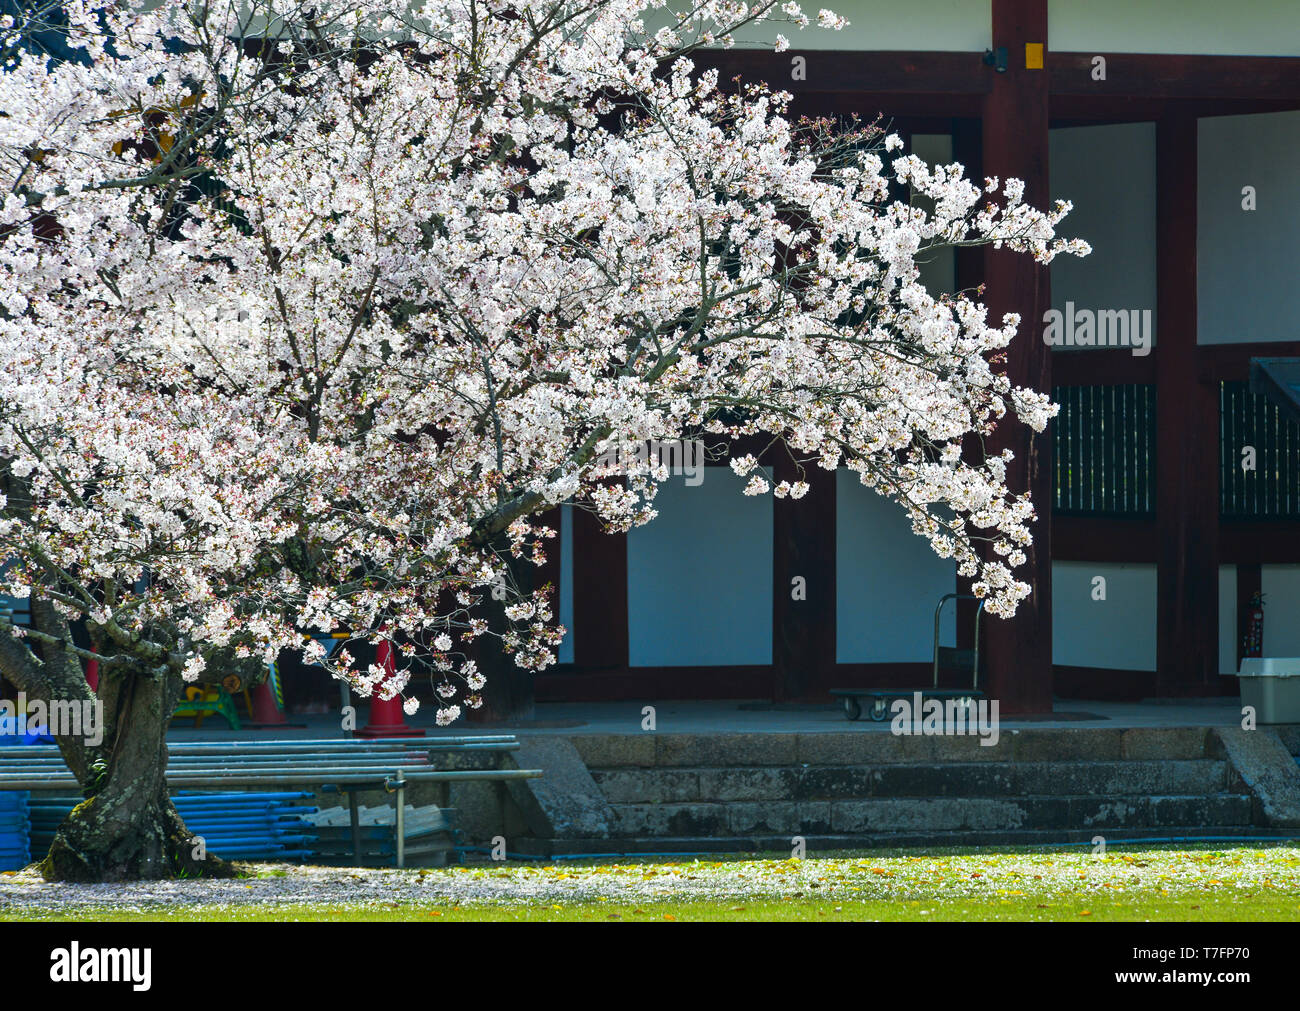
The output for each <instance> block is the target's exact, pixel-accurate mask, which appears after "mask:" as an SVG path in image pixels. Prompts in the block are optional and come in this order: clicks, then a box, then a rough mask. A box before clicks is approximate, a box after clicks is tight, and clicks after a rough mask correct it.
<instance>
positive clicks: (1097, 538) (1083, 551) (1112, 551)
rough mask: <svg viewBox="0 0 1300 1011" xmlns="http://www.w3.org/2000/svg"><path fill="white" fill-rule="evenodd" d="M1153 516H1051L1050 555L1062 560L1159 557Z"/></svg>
mask: <svg viewBox="0 0 1300 1011" xmlns="http://www.w3.org/2000/svg"><path fill="white" fill-rule="evenodd" d="M1158 543H1159V537H1158V527H1157V525H1156V521H1155V519H1154V518H1152V517H1150V516H1146V517H1139V516H1135V517H1131V518H1130V517H1126V516H1068V515H1067V516H1063V515H1061V514H1060V513H1055V514H1053V516H1052V557H1053V558H1054V559H1056V560H1057V561H1063V562H1148V563H1154V562H1156V561H1158V560H1159V551H1158V549H1157V545H1158Z"/></svg>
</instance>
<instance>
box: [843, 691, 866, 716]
mask: <svg viewBox="0 0 1300 1011" xmlns="http://www.w3.org/2000/svg"><path fill="white" fill-rule="evenodd" d="M844 715H845V716H846V717H848V718H849V719H850V720H857V719H861V718H862V706H860V705H858V700H857V699H855V698H853V697H852V696H851V695H850V696H846V697H845V699H844Z"/></svg>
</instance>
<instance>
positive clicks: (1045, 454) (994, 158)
mask: <svg viewBox="0 0 1300 1011" xmlns="http://www.w3.org/2000/svg"><path fill="white" fill-rule="evenodd" d="M992 5H993V48H994V49H995V50H996V49H999V48H1001V47H1006V50H1007V69H1006V71H1005V72H1004V73H998V72H997V71H996V70H994V69H993V68H992V67H990V68H988V73H989V74H990V77H991V80H990V87H989V91H988V93H987V94H986V95H985V98H984V108H983V130H982V132H981V155H982V159H983V174H984V175H985V176H997V177H998V178H999V179H1002V180H1005V179H1007V178H1010V177H1014V178H1019V179H1023V180H1024V181H1025V199H1026V200H1027V201H1028V202H1029V203H1031V204H1033V205H1034V206H1037V207H1045V206H1047V204H1048V198H1049V193H1048V176H1047V124H1048V118H1047V114H1048V78H1047V70H1046V69H1045V68H1044V67H1043V66H1042V65H1043V63H1045V50H1046V44H1047V0H992ZM1034 47H1040V48H1034ZM1034 57H1037V59H1035V58H1034ZM1035 63H1036V64H1037V66H1034V64H1035ZM984 281H985V283H986V284H987V285H988V290H987V291H986V293H985V304H986V305H987V306H988V309H989V318H990V319H991V320H993V321H998V320H1000V319H1001V318H1002V315H1003V314H1004V313H1008V312H1017V313H1019V314H1020V320H1021V324H1020V332H1019V334H1018V335H1017V336H1016V338H1015V340H1013V341H1012V343H1011V346H1010V347H1009V348H1008V349H1007V366H1006V368H1007V374H1008V376H1009V377H1010V379H1011V381H1012V382H1013V383H1014V384H1015V385H1017V386H1027V387H1033V388H1034V389H1037V390H1042V391H1044V392H1050V391H1051V388H1052V359H1051V349H1050V348H1049V347H1048V346H1047V345H1046V344H1044V343H1043V337H1042V328H1043V314H1044V312H1046V311H1047V309H1049V308H1050V307H1051V300H1050V294H1049V290H1048V273H1047V268H1045V267H1042V266H1040V265H1038V264H1036V263H1035V262H1034V261H1033V259H1032V258H1031V257H1030V256H1028V255H1027V254H1025V253H1013V252H1011V251H1009V250H1006V249H1000V250H999V249H993V248H991V247H987V248H986V249H985V253H984ZM988 448H989V451H990V452H992V453H999V452H1001V451H1002V450H1003V449H1004V448H1010V449H1011V450H1012V451H1013V452H1014V453H1015V460H1013V461H1012V463H1011V464H1010V466H1008V467H1007V483H1008V485H1009V486H1010V488H1011V490H1012V491H1013V492H1020V491H1023V490H1027V491H1028V492H1029V493H1030V496H1031V497H1032V499H1033V502H1034V506H1035V508H1036V510H1037V513H1038V521H1037V523H1035V524H1034V526H1033V529H1032V533H1033V536H1034V543H1033V545H1032V547H1031V548H1030V549H1029V550H1028V551H1027V552H1026V553H1027V555H1028V560H1027V562H1026V564H1025V565H1024V566H1023V567H1022V568H1021V569H1020V570H1019V574H1020V578H1021V579H1023V580H1025V581H1027V582H1029V583H1030V584H1031V586H1032V587H1033V592H1032V594H1031V595H1030V596H1029V597H1027V598H1026V599H1025V600H1024V601H1022V602H1021V604H1020V608H1019V610H1018V611H1017V612H1016V616H1015V617H1014V618H1012V619H1010V620H1004V619H998V618H990V619H989V621H988V622H987V623H986V628H987V633H986V634H985V635H984V636H983V638H984V642H985V647H986V653H985V656H986V670H987V671H988V686H989V691H990V693H991V695H992V697H993V698H996V699H999V700H1000V703H1001V711H1002V713H1003V714H1011V713H1024V712H1048V711H1050V710H1051V708H1052V550H1051V529H1052V523H1051V509H1052V500H1051V495H1052V485H1051V434H1050V429H1049V431H1047V432H1044V433H1043V434H1041V435H1034V433H1033V432H1031V431H1030V430H1029V429H1028V428H1026V427H1025V426H1024V425H1021V424H1019V423H1018V422H1015V421H1014V420H1013V419H1012V420H1009V421H1008V422H1007V423H1005V424H1002V425H1000V426H999V427H998V429H997V431H996V432H995V433H994V434H993V437H992V438H991V439H990V440H989V447H988Z"/></svg>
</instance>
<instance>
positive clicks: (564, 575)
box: [555, 505, 573, 663]
mask: <svg viewBox="0 0 1300 1011" xmlns="http://www.w3.org/2000/svg"><path fill="white" fill-rule="evenodd" d="M559 620H560V624H561V625H563V626H564V627H565V628H567V629H568V630H569V633H568V635H566V636H565V637H564V641H563V642H561V643H560V648H559V649H558V650H557V651H556V654H555V656H556V660H557V662H559V663H573V506H569V505H566V506H560V603H559Z"/></svg>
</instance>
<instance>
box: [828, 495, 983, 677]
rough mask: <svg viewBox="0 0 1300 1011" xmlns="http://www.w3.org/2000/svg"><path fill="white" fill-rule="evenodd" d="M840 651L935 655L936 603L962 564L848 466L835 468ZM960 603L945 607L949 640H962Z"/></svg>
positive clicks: (865, 658) (895, 659)
mask: <svg viewBox="0 0 1300 1011" xmlns="http://www.w3.org/2000/svg"><path fill="white" fill-rule="evenodd" d="M835 543H836V562H835V581H836V611H835V657H836V660H837V661H838V662H839V663H908V662H915V661H925V662H927V663H928V662H929V661H930V660H932V659H933V656H934V608H935V605H936V604H937V603H938V602H939V598H940V597H942V596H943V595H944V594H945V593H952V592H953V591H954V590H955V589H956V585H957V569H956V566H955V564H954V563H953V562H952V561H950V560H946V559H943V558H940V557H939V556H938V555H936V554H935V553H934V551H933V550H931V548H930V543H929V541H927V540H925V539H924V538H922V537H918V536H917V535H916V534H914V533H912V526H911V524H910V523H909V522H908V519H907V515H906V514H905V513H904V512H903V510H902V509H901V508H899V507H898V506H897V505H895V504H894V503H892V502H889V501H887V500H886V499H884V498H882V497H881V496H880V495H878V494H876V493H875V492H874V491H872V490H871V489H869V488H864V487H863V486H862V484H861V482H860V481H859V480H858V475H857V474H854V473H853V472H851V471H848V470H840V471H839V472H838V473H837V474H836V500H835ZM956 629H957V622H956V607H955V605H954V604H951V603H950V604H948V605H947V606H946V607H945V608H944V613H943V623H942V625H941V628H940V636H941V642H942V644H943V645H946V646H951V645H955V644H956V634H957V633H956Z"/></svg>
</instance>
